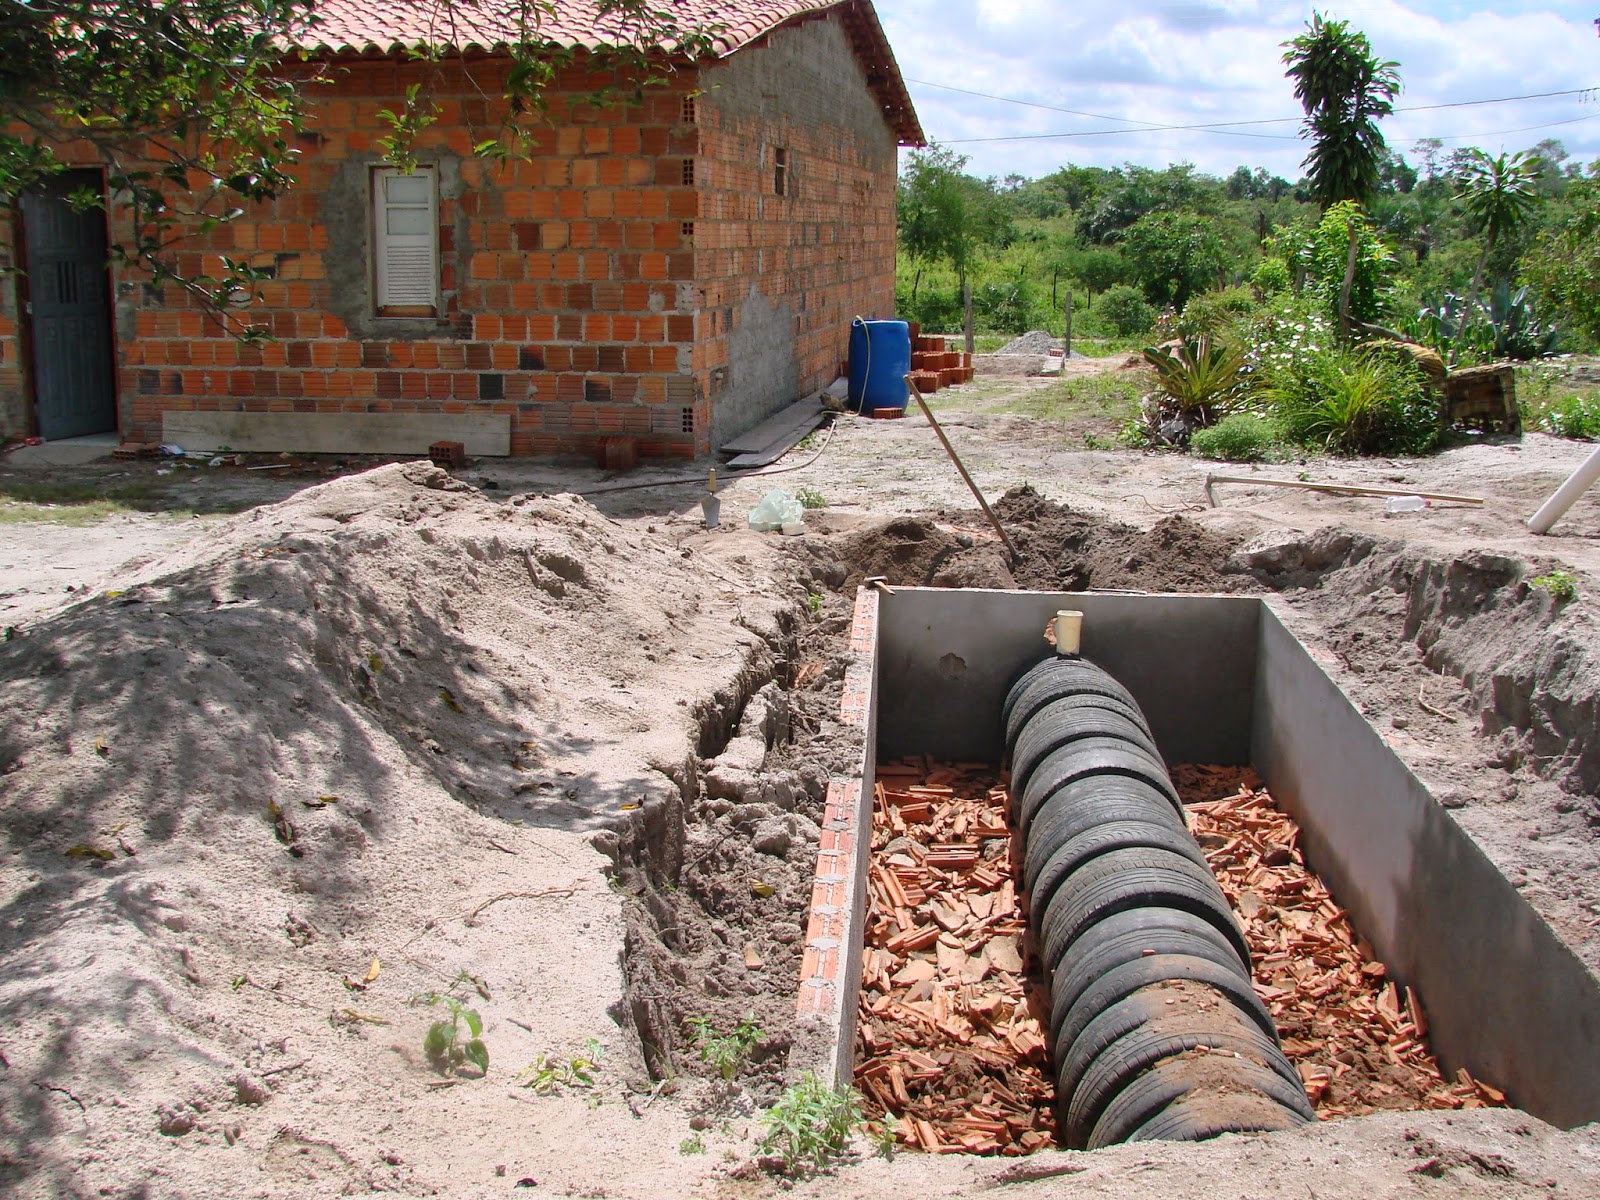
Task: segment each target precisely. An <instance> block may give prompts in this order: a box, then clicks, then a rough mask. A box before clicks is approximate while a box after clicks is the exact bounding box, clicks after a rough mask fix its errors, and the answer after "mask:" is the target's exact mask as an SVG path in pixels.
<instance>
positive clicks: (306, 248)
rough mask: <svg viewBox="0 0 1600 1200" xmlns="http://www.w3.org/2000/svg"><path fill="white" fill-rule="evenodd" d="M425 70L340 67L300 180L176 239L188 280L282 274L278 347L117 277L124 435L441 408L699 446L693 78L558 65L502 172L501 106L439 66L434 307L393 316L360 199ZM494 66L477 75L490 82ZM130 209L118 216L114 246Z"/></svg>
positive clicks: (586, 445) (536, 433)
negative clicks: (649, 78)
mask: <svg viewBox="0 0 1600 1200" xmlns="http://www.w3.org/2000/svg"><path fill="white" fill-rule="evenodd" d="M419 69H420V68H418V67H417V66H416V65H413V64H406V63H397V62H392V61H387V60H385V61H376V62H374V61H361V62H353V63H348V64H341V65H340V66H338V67H337V68H336V69H334V70H333V71H332V72H331V80H332V82H331V83H329V84H325V85H321V86H319V87H318V88H317V89H316V90H315V92H314V95H315V99H314V100H313V102H312V104H311V117H310V120H309V122H308V129H309V131H310V132H309V134H308V135H307V136H306V137H305V138H303V139H302V141H301V142H300V145H299V149H300V150H301V151H302V158H301V164H300V166H299V167H298V169H297V178H298V186H297V187H296V188H294V189H293V190H292V191H290V192H288V193H287V194H286V195H284V196H283V197H282V198H280V199H279V200H277V201H276V202H274V203H271V204H268V205H265V206H262V207H260V208H259V209H256V210H254V211H252V212H250V213H249V214H247V215H246V216H245V217H243V218H240V219H239V220H238V221H236V222H233V223H231V224H229V225H226V226H222V227H219V228H218V229H216V230H214V231H213V232H211V233H209V234H207V235H203V236H195V237H192V238H190V239H189V240H188V241H187V242H186V243H185V244H184V249H183V252H182V254H181V256H180V261H179V265H180V268H181V269H182V270H183V271H185V272H201V271H205V272H212V271H215V270H217V269H219V268H220V257H221V256H222V255H229V256H233V257H247V258H248V259H249V260H250V261H251V263H252V265H254V266H257V267H264V268H267V269H270V270H271V271H272V272H273V274H274V278H273V279H271V280H269V281H268V282H266V283H264V284H263V285H261V288H260V291H261V293H262V300H261V302H260V303H258V304H256V305H254V306H252V307H251V308H250V309H249V310H248V312H247V313H245V314H243V315H245V316H247V318H248V319H249V320H250V321H252V322H255V323H260V324H264V325H265V326H266V327H267V328H268V330H269V331H270V332H271V333H272V335H273V340H272V341H270V342H267V343H265V344H258V345H241V344H239V343H238V342H237V341H235V340H234V339H233V338H231V337H229V336H228V335H227V334H226V333H225V332H224V331H223V330H222V329H220V328H219V327H218V325H217V324H216V322H215V321H213V320H212V319H211V318H209V317H207V316H206V315H205V314H204V313H203V312H202V311H201V309H200V308H199V307H198V306H197V305H196V304H195V302H194V301H193V300H192V299H191V298H190V297H188V296H187V295H186V294H185V293H184V292H183V291H182V290H181V289H179V288H176V287H173V286H171V285H168V286H166V287H165V288H162V289H159V290H155V289H149V288H145V287H143V286H140V285H138V284H130V283H129V282H126V281H125V282H124V283H123V286H121V287H119V289H118V294H119V303H118V313H117V318H118V319H117V328H118V331H119V335H120V341H119V346H118V356H119V364H118V365H119V372H118V377H119V387H120V395H121V401H120V403H121V412H120V426H121V428H122V431H123V434H124V436H125V437H131V438H135V439H139V440H155V439H156V438H158V437H159V435H160V431H161V415H162V413H163V412H165V411H169V410H202V411H218V410H221V411H239V410H243V411H252V412H317V413H328V412H335V413H355V414H359V413H367V412H373V413H383V412H395V413H405V412H423V411H427V412H438V411H443V412H446V413H504V414H507V415H509V416H510V418H511V425H512V452H513V453H515V454H530V453H551V452H561V451H579V450H589V449H591V448H592V447H593V445H594V443H595V440H596V438H597V437H598V436H600V435H602V434H606V433H630V434H636V435H638V436H639V437H640V439H641V441H640V448H641V451H642V452H644V453H646V454H652V455H690V454H693V453H695V452H696V451H697V450H704V449H706V448H708V446H709V428H710V406H709V401H708V400H705V399H703V398H700V397H697V396H696V394H695V392H694V389H693V386H692V380H690V379H689V377H688V375H687V371H688V357H689V350H688V342H689V341H690V339H691V338H692V335H693V318H692V315H691V311H690V310H689V309H687V308H680V302H687V301H688V300H689V299H690V293H689V292H687V291H685V290H684V289H683V288H681V287H680V284H687V283H688V282H689V280H690V279H691V278H692V275H693V269H694V263H693V256H692V254H691V252H690V250H689V247H688V245H687V244H686V242H685V239H684V236H683V226H682V222H683V221H684V220H688V219H692V218H693V217H694V215H695V213H696V211H697V200H696V197H695V193H694V189H693V188H692V186H685V185H684V184H683V182H682V162H683V160H684V159H685V158H686V157H692V156H693V155H694V154H695V152H696V149H697V142H696V135H695V131H694V129H693V128H692V126H687V125H684V124H683V123H682V120H681V118H682V116H683V109H682V94H683V93H684V92H686V91H688V90H689V89H690V88H692V87H693V86H694V78H693V72H687V73H685V74H684V75H683V76H681V77H680V78H678V79H676V80H674V81H673V82H672V83H671V84H669V85H667V86H666V87H661V88H654V89H652V90H651V91H649V92H648V93H647V94H646V99H645V101H644V103H642V104H640V105H617V106H613V107H594V106H591V105H588V104H583V103H578V102H575V101H576V100H578V99H581V97H583V96H586V95H589V94H592V93H593V91H594V89H596V88H597V87H599V86H600V85H602V84H605V83H615V82H617V81H616V80H615V78H614V77H612V76H609V75H598V74H594V73H588V72H585V71H584V70H582V69H578V68H574V69H571V70H568V71H566V72H563V74H562V76H561V77H560V79H559V80H558V82H557V86H556V87H555V88H553V89H552V91H551V92H550V93H549V100H550V110H549V121H550V126H549V128H547V129H544V130H542V131H541V134H540V137H539V145H538V146H537V147H536V148H535V150H534V152H533V154H532V156H531V159H530V160H529V161H525V162H513V163H510V164H509V165H507V166H505V167H504V168H502V167H501V166H499V165H498V164H495V163H493V162H491V161H488V160H484V159H480V158H476V157H474V156H473V155H472V153H471V150H472V146H473V145H474V144H475V142H477V141H479V140H482V139H484V138H487V137H490V136H492V135H493V133H494V131H495V129H496V128H497V126H498V114H497V113H496V112H495V111H493V109H492V106H491V104H490V102H486V101H484V100H483V99H482V98H481V94H479V93H478V92H477V91H476V90H473V89H469V87H468V86H467V84H466V81H465V79H464V77H463V76H462V75H461V73H460V72H459V70H447V71H446V73H445V75H444V78H443V79H442V81H441V82H440V84H439V85H438V94H439V96H440V99H441V101H442V111H441V113H440V115H439V120H438V122H437V123H436V124H435V125H433V126H432V127H430V128H428V129H426V130H424V131H423V133H422V134H421V135H420V136H419V137H418V139H417V142H416V154H417V158H418V160H419V162H421V163H428V164H434V165H436V166H437V167H438V169H439V173H440V205H439V217H440V253H441V263H440V268H441V292H442V311H441V313H440V316H439V318H438V319H437V320H431V319H430V320H417V319H399V320H389V319H381V318H376V317H374V316H373V315H372V300H371V286H372V285H371V264H370V251H369V239H370V236H371V235H370V225H369V223H370V220H371V218H370V214H369V208H370V201H369V200H368V199H367V195H368V191H367V189H368V188H369V186H370V170H371V168H372V167H375V166H378V165H380V164H381V163H382V161H383V154H382V152H381V150H380V149H379V147H378V144H377V140H378V138H379V137H380V136H382V135H383V134H384V133H385V132H386V131H387V126H386V124H385V123H384V122H383V120H382V119H381V118H380V117H379V115H378V114H379V112H380V110H382V109H384V108H388V107H392V106H394V105H395V103H396V98H397V97H399V96H400V95H401V94H402V93H403V92H404V89H405V87H406V86H407V85H408V84H409V83H410V82H412V81H413V80H414V79H415V78H416V77H417V76H416V72H417V71H418V70H419ZM497 69H498V68H497V67H496V66H495V64H493V63H492V62H480V63H478V64H477V65H475V66H474V68H473V75H474V77H475V79H476V81H477V83H478V85H479V86H481V87H482V89H483V91H484V92H486V93H488V94H489V95H495V94H496V93H497V91H498V88H499V83H498V81H497V79H496V71H497ZM124 219H125V217H124V216H123V214H120V213H113V214H112V216H111V221H112V227H113V228H112V233H113V236H114V237H116V236H118V235H119V233H120V232H121V231H120V229H119V227H118V223H119V221H121V220H124ZM5 290H6V292H7V294H8V296H9V295H10V293H11V291H12V289H11V288H10V287H9V286H8V287H6V289H5ZM10 316H11V313H10V311H9V309H8V308H6V307H5V305H4V303H3V302H0V354H3V355H4V357H3V358H0V403H3V401H4V398H5V396H6V395H7V389H8V387H9V386H12V381H13V379H14V378H15V371H14V369H13V368H14V364H15V361H16V356H15V352H14V346H13V344H12V343H11V342H10V341H9V340H8V339H9V335H10V332H11V325H10V324H9V323H8V321H9V318H10ZM8 369H11V373H10V374H9V375H8V374H7V373H6V372H7V371H8ZM3 412H4V409H3V408H0V413H3Z"/></svg>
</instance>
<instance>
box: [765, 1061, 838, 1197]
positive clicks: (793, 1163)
mask: <svg viewBox="0 0 1600 1200" xmlns="http://www.w3.org/2000/svg"><path fill="white" fill-rule="evenodd" d="M761 1123H762V1124H763V1125H765V1126H766V1127H767V1132H766V1133H765V1135H763V1136H762V1138H761V1142H760V1147H761V1150H762V1152H763V1153H765V1154H770V1155H773V1156H774V1157H775V1158H777V1159H778V1160H779V1162H780V1164H781V1167H782V1170H783V1172H784V1173H785V1174H786V1175H796V1176H799V1175H810V1174H815V1173H817V1172H820V1171H825V1170H827V1169H828V1167H829V1166H830V1165H831V1164H832V1163H833V1162H834V1161H835V1160H837V1159H838V1158H839V1157H840V1156H841V1155H843V1154H844V1152H845V1148H846V1147H847V1146H849V1144H850V1137H851V1135H852V1134H853V1133H854V1132H855V1129H856V1126H857V1125H859V1124H860V1123H861V1104H860V1100H859V1098H858V1096H857V1094H856V1092H855V1089H853V1088H850V1087H838V1088H830V1087H828V1086H827V1085H826V1084H825V1083H823V1082H822V1081H821V1080H820V1079H818V1078H817V1077H816V1076H815V1075H812V1074H810V1073H809V1072H808V1073H807V1074H805V1075H804V1076H802V1077H801V1079H800V1081H799V1082H798V1083H796V1084H793V1085H791V1086H790V1087H789V1088H788V1089H787V1090H786V1091H785V1092H784V1093H783V1095H781V1096H779V1097H778V1101H777V1103H776V1104H774V1105H773V1106H772V1107H771V1108H769V1109H767V1110H766V1112H764V1113H762V1114H761Z"/></svg>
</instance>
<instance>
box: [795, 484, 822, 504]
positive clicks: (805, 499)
mask: <svg viewBox="0 0 1600 1200" xmlns="http://www.w3.org/2000/svg"><path fill="white" fill-rule="evenodd" d="M795 499H796V500H798V501H800V507H801V508H827V507H828V501H827V499H826V498H825V497H824V496H823V494H822V493H821V492H819V491H817V490H816V489H815V488H801V489H800V490H799V491H798V492H796V493H795Z"/></svg>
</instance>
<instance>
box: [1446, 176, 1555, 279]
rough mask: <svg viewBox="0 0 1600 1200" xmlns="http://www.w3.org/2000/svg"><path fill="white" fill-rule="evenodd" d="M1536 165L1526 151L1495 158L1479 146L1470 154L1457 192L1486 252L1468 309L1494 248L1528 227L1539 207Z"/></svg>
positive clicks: (1479, 264) (1479, 258)
mask: <svg viewBox="0 0 1600 1200" xmlns="http://www.w3.org/2000/svg"><path fill="white" fill-rule="evenodd" d="M1537 165H1538V164H1537V163H1536V162H1535V161H1534V160H1533V157H1532V156H1531V155H1530V154H1529V153H1528V152H1527V151H1523V152H1522V153H1520V154H1512V155H1506V154H1501V155H1499V156H1498V157H1496V158H1490V157H1489V156H1488V155H1487V154H1485V153H1484V152H1483V151H1482V150H1479V149H1477V148H1476V147H1474V148H1473V149H1472V150H1471V152H1470V157H1469V158H1468V160H1467V164H1466V166H1465V167H1464V168H1463V169H1462V172H1461V176H1460V184H1461V188H1460V191H1458V192H1457V193H1456V199H1458V200H1460V201H1461V203H1462V206H1463V207H1464V208H1465V209H1466V214H1467V220H1468V222H1469V223H1470V224H1471V226H1472V228H1473V230H1474V231H1475V232H1477V233H1478V234H1480V235H1482V237H1483V253H1482V254H1480V255H1479V256H1478V269H1477V270H1476V271H1474V272H1473V273H1472V290H1471V293H1470V294H1469V296H1468V299H1467V303H1468V305H1469V306H1470V305H1471V303H1472V301H1474V300H1476V299H1477V298H1478V288H1479V287H1480V286H1482V284H1483V270H1484V267H1486V266H1487V265H1488V263H1489V255H1490V254H1492V253H1493V252H1494V248H1495V246H1497V245H1498V244H1499V243H1501V242H1503V241H1504V240H1505V239H1507V238H1509V237H1511V236H1513V235H1514V234H1515V233H1516V232H1517V231H1518V230H1520V229H1521V228H1522V227H1523V226H1524V225H1526V224H1527V223H1528V218H1530V217H1531V216H1532V215H1533V210H1534V209H1535V208H1536V207H1537V206H1538V203H1539V197H1538V195H1537V194H1536V193H1535V192H1534V185H1535V183H1536V182H1537V179H1538V171H1537Z"/></svg>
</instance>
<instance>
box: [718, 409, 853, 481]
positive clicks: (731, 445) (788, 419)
mask: <svg viewBox="0 0 1600 1200" xmlns="http://www.w3.org/2000/svg"><path fill="white" fill-rule="evenodd" d="M827 411H828V410H827V409H825V408H823V407H822V402H821V401H820V400H818V399H816V398H814V397H813V398H811V399H808V400H796V401H795V402H794V403H793V404H791V405H789V407H788V408H785V409H781V410H779V411H778V412H777V413H776V414H774V415H773V416H771V417H768V418H767V419H766V420H765V421H763V422H761V424H759V425H757V426H756V427H755V428H754V429H751V430H749V431H747V432H745V433H741V434H740V435H739V436H738V437H736V438H734V439H733V440H732V441H730V442H724V443H723V444H722V453H724V454H732V455H735V456H736V457H735V458H734V459H733V460H732V461H731V462H729V463H728V466H730V467H738V468H745V467H764V466H766V465H767V464H768V463H773V462H777V461H778V459H780V458H782V457H783V456H784V455H785V454H787V453H788V452H789V451H790V450H791V449H793V448H794V446H795V445H796V444H797V443H798V442H799V441H800V439H801V438H803V437H805V436H806V434H808V433H810V432H811V431H812V430H813V429H815V428H816V427H817V426H818V425H820V424H822V418H823V417H824V416H826V415H827Z"/></svg>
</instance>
